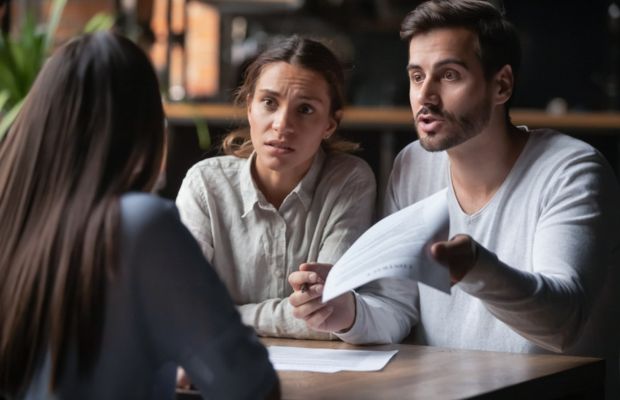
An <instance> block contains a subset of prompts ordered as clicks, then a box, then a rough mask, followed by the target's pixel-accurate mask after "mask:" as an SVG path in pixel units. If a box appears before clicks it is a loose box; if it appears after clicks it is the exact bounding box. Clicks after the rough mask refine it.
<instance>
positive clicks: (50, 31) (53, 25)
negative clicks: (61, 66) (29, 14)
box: [43, 0, 67, 53]
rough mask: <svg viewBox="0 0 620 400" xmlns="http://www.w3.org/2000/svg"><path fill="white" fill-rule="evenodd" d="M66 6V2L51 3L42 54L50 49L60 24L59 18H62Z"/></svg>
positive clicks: (62, 0) (64, 0)
mask: <svg viewBox="0 0 620 400" xmlns="http://www.w3.org/2000/svg"><path fill="white" fill-rule="evenodd" d="M66 4H67V0H54V1H53V2H52V9H51V12H50V19H49V21H48V22H47V31H46V33H45V44H44V47H43V49H44V53H47V51H48V50H49V49H50V48H51V47H52V44H53V42H54V35H55V34H56V29H57V28H58V23H59V22H60V17H61V16H62V12H63V10H64V9H65V5H66Z"/></svg>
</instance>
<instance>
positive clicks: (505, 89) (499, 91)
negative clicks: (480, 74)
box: [493, 64, 514, 104]
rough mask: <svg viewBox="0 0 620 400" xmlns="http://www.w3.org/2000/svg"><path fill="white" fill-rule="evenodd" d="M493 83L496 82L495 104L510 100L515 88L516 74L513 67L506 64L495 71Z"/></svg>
mask: <svg viewBox="0 0 620 400" xmlns="http://www.w3.org/2000/svg"><path fill="white" fill-rule="evenodd" d="M493 83H494V84H495V87H494V98H495V104H504V103H506V102H507V101H508V100H510V97H512V92H513V88H514V75H513V73H512V67H511V66H510V65H508V64H506V65H504V66H503V67H502V68H501V69H500V70H499V71H497V72H496V73H495V77H494V78H493Z"/></svg>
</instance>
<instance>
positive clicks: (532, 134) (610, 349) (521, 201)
mask: <svg viewBox="0 0 620 400" xmlns="http://www.w3.org/2000/svg"><path fill="white" fill-rule="evenodd" d="M401 37H402V38H403V39H405V40H406V41H408V43H409V63H408V65H407V71H408V74H409V78H410V92H409V96H410V102H411V110H412V113H413V117H414V121H415V126H416V129H417V132H418V136H419V140H418V141H416V142H414V143H411V144H410V145H409V146H407V147H406V148H405V149H404V150H403V151H402V152H401V153H400V154H399V155H398V157H397V159H396V161H395V164H394V169H393V171H392V176H391V178H390V183H389V185H388V188H387V193H386V202H385V203H386V210H385V212H386V214H389V213H392V212H394V211H397V210H399V209H402V208H404V207H407V206H409V205H411V204H413V203H415V202H417V201H419V200H421V199H424V198H426V197H428V196H430V195H432V194H433V193H436V192H437V191H439V190H442V189H444V188H446V187H447V188H448V207H449V213H450V235H451V236H450V237H451V239H450V240H448V241H445V242H439V243H435V244H434V245H433V246H432V248H431V253H432V255H433V256H434V257H435V258H436V259H437V260H438V261H439V262H440V263H441V264H443V265H444V266H446V267H447V268H449V270H450V275H451V278H452V281H453V283H454V286H453V288H452V294H451V295H446V294H444V293H442V292H439V291H436V290H434V289H432V288H429V287H427V286H424V285H418V284H416V283H415V282H412V281H403V280H400V281H395V280H378V281H375V282H372V283H371V284H368V285H366V286H364V287H362V288H360V289H359V290H357V291H355V292H350V293H347V294H345V295H343V296H341V298H339V299H338V300H337V301H335V302H334V301H332V302H329V303H326V304H322V303H321V302H320V293H321V292H322V285H321V282H323V281H324V279H325V276H326V274H327V271H328V270H329V267H330V266H327V265H316V264H314V265H305V266H304V267H303V268H302V271H303V272H297V273H295V274H292V275H291V277H290V279H289V281H290V283H291V285H292V286H293V287H294V289H295V290H299V289H300V288H301V285H302V284H303V283H304V282H306V284H307V285H308V284H313V285H311V286H310V290H304V291H301V290H299V291H298V292H296V293H295V294H294V295H293V296H292V297H291V300H290V301H291V303H292V304H293V306H294V307H295V315H296V316H297V317H298V318H303V319H305V320H306V323H307V324H308V326H310V327H312V328H314V329H317V330H325V331H331V332H335V333H337V335H338V336H339V337H340V338H341V339H342V340H344V341H347V342H351V343H372V342H375V343H377V342H378V343H385V342H398V341H400V340H402V339H403V338H404V337H405V336H407V335H408V334H409V332H410V330H412V334H413V337H414V338H415V340H416V343H419V344H427V345H433V346H443V347H453V348H467V349H481V350H495V351H509V352H523V353H544V352H558V353H565V354H575V355H587V356H597V357H604V358H606V359H607V360H608V362H607V371H608V375H607V386H608V388H607V397H608V398H617V397H616V396H618V395H619V393H620V392H619V391H618V386H619V385H618V380H619V376H618V354H619V343H620V284H619V280H618V276H619V273H620V272H619V269H618V265H619V264H620V261H618V256H620V212H619V208H620V190H619V189H618V182H617V180H616V177H615V176H614V173H613V171H612V170H611V168H610V167H609V165H608V164H607V162H606V161H605V159H604V158H603V157H602V156H601V155H600V154H599V153H598V152H597V151H596V150H595V149H593V148H592V147H591V146H589V145H587V144H585V143H583V142H581V141H578V140H576V139H573V138H571V137H569V136H566V135H563V134H561V133H559V132H555V131H552V130H547V129H543V130H532V131H530V130H528V129H527V128H524V127H515V126H514V125H512V123H511V121H510V117H509V113H508V110H509V103H510V99H511V98H512V95H513V91H514V84H515V79H516V76H517V69H518V65H519V61H520V46H519V41H518V37H517V33H516V31H515V30H514V28H513V27H512V25H511V24H510V23H508V22H507V21H506V20H505V19H504V18H503V16H502V15H501V13H500V12H499V11H498V10H497V9H496V8H495V7H494V6H492V5H491V4H490V3H489V2H486V1H477V0H458V1H445V0H432V1H428V2H426V3H423V4H421V5H420V6H418V7H417V8H416V9H415V10H413V11H412V12H411V13H410V14H409V15H407V17H406V18H405V19H404V21H403V24H402V28H401ZM304 289H305V288H304ZM351 309H353V310H355V311H354V312H353V313H352V312H351V311H350V310H351ZM347 310H348V311H347ZM350 315H354V317H353V319H351V318H350Z"/></svg>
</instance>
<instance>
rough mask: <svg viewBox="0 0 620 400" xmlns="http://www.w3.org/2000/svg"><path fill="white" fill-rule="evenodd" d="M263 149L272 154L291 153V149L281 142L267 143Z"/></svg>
mask: <svg viewBox="0 0 620 400" xmlns="http://www.w3.org/2000/svg"><path fill="white" fill-rule="evenodd" d="M265 147H267V149H268V150H269V151H270V152H272V153H274V154H287V153H291V152H293V151H294V150H293V148H292V147H290V146H288V145H287V144H286V143H282V142H267V143H265Z"/></svg>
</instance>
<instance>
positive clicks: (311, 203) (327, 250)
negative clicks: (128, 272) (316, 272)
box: [176, 150, 376, 339]
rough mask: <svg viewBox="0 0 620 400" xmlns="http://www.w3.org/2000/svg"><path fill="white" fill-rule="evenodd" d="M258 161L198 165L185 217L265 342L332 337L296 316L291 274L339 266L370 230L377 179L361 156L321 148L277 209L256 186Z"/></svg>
mask: <svg viewBox="0 0 620 400" xmlns="http://www.w3.org/2000/svg"><path fill="white" fill-rule="evenodd" d="M254 157H255V156H254V155H252V156H251V157H250V158H249V159H242V158H238V157H234V156H221V157H213V158H208V159H205V160H203V161H201V162H199V163H197V164H196V165H194V166H193V167H192V168H191V169H190V170H189V171H188V173H187V176H186V177H185V179H184V181H183V184H182V186H181V189H180V190H179V194H178V196H177V200H176V201H177V206H178V208H179V211H180V213H181V219H182V220H183V222H184V223H185V225H186V226H187V227H188V228H189V230H190V231H191V232H192V234H193V235H194V237H195V238H196V239H197V240H198V242H199V244H200V246H201V248H202V250H203V252H204V254H205V256H206V257H207V259H208V261H209V262H210V263H211V264H212V265H213V267H214V268H215V269H216V270H217V272H218V274H219V276H220V278H221V279H222V280H223V281H224V283H225V285H226V287H227V288H228V290H229V292H230V294H231V296H232V298H233V300H234V301H235V303H236V304H237V305H238V310H239V312H240V313H241V317H242V320H243V322H244V323H245V324H246V325H250V326H253V327H254V328H255V330H256V332H257V333H258V334H259V335H263V336H278V337H295V338H315V339H319V338H320V339H326V338H332V335H330V334H325V333H319V332H314V331H311V330H309V329H308V328H307V327H306V325H305V323H304V322H303V321H301V320H298V319H296V318H295V317H293V315H292V307H291V305H290V304H289V301H288V296H289V295H290V294H291V293H292V288H291V287H290V285H289V284H288V276H289V274H291V272H293V271H296V270H297V269H298V268H299V265H300V264H301V263H304V262H308V261H316V262H323V263H331V264H333V263H334V262H336V261H337V260H338V258H339V257H340V256H341V255H342V254H343V253H344V252H345V251H346V250H347V249H348V248H349V246H350V245H351V244H352V243H353V242H354V241H355V240H356V239H357V238H358V237H359V236H360V235H361V234H362V233H363V232H364V231H365V230H366V229H367V228H368V227H369V226H370V224H371V222H372V219H373V214H374V207H375V196H376V184H375V178H374V174H373V172H372V170H371V169H370V167H369V166H368V164H366V162H364V161H363V160H362V159H360V158H358V157H355V156H352V155H349V154H343V153H329V154H326V153H325V152H324V151H323V150H320V151H319V152H318V153H317V156H316V157H315V159H314V161H313V164H312V166H311V167H310V170H309V171H308V173H307V174H306V176H305V177H304V178H303V179H302V180H301V182H300V183H299V184H298V185H297V187H295V189H293V191H292V192H291V193H289V194H288V196H287V197H286V198H285V199H284V201H283V202H282V204H281V206H280V208H279V209H276V208H275V207H274V206H273V205H272V204H270V203H269V202H267V201H266V199H265V197H264V196H263V194H262V193H261V192H260V190H259V189H258V188H257V186H256V184H255V183H254V180H253V178H252V171H251V166H252V162H253V160H254Z"/></svg>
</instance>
